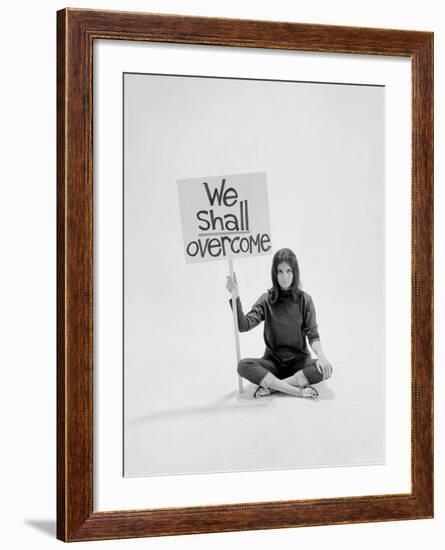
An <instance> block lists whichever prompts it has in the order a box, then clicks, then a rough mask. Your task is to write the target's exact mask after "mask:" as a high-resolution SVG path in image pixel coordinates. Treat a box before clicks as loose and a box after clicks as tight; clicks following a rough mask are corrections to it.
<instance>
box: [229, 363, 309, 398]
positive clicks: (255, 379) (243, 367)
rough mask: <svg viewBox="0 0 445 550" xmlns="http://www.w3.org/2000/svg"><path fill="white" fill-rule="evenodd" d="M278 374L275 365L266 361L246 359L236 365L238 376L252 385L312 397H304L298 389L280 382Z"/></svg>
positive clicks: (296, 395)
mask: <svg viewBox="0 0 445 550" xmlns="http://www.w3.org/2000/svg"><path fill="white" fill-rule="evenodd" d="M278 373H279V369H278V367H277V365H276V364H275V363H274V362H272V361H270V360H268V359H264V358H262V359H254V358H246V359H241V361H240V362H239V363H238V374H239V375H240V376H242V377H243V378H245V379H246V380H249V382H252V383H253V384H257V385H258V386H262V387H263V388H266V389H269V390H271V391H279V392H282V393H287V394H288V395H293V396H295V397H312V395H305V394H304V392H303V390H302V389H300V387H297V386H296V385H291V384H289V383H288V382H286V381H285V380H280V379H279V378H278V377H277V374H278Z"/></svg>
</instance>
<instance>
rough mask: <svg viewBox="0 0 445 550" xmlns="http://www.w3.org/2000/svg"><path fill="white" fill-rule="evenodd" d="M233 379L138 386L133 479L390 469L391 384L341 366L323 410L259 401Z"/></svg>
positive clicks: (221, 375) (130, 433) (275, 397)
mask: <svg viewBox="0 0 445 550" xmlns="http://www.w3.org/2000/svg"><path fill="white" fill-rule="evenodd" d="M331 360H332V359H331ZM187 367H188V368H192V365H186V364H184V368H187ZM195 367H196V365H195ZM227 373H228V369H227V366H226V365H221V368H215V365H212V370H211V372H210V371H207V375H205V374H203V371H201V376H200V377H196V378H194V379H191V378H190V377H188V378H185V379H184V378H183V377H181V379H180V381H179V380H178V381H176V380H175V379H171V378H169V374H168V372H165V373H164V375H162V372H161V373H157V375H156V376H157V378H156V382H157V384H156V387H150V386H149V385H148V384H147V383H139V384H138V383H137V377H136V380H133V382H134V383H133V387H132V401H131V406H127V409H126V410H127V416H126V429H125V473H126V476H144V475H168V474H186V473H206V472H208V473H210V472H228V471H252V470H272V469H287V468H290V469H292V468H316V467H327V466H343V465H365V464H382V463H384V462H385V432H384V420H385V411H384V402H385V400H384V380H383V379H381V378H380V379H379V377H377V376H375V375H373V373H372V369H371V368H370V365H367V366H365V365H359V364H357V365H350V364H348V365H346V364H343V365H342V364H339V363H336V366H335V372H334V375H333V377H332V378H331V379H330V380H329V381H327V382H322V383H321V384H319V385H317V389H318V391H319V394H320V396H319V398H318V399H317V400H307V399H299V398H295V397H291V396H286V395H282V394H272V395H270V396H268V397H263V398H261V399H253V396H252V394H253V390H254V389H255V387H254V386H253V385H251V384H250V383H248V382H246V383H245V386H244V387H245V392H244V393H243V394H240V393H239V392H238V383H237V377H236V374H234V375H233V376H228V375H227ZM141 376H142V373H141ZM142 380H147V377H146V375H145V376H142V378H141V380H140V382H142Z"/></svg>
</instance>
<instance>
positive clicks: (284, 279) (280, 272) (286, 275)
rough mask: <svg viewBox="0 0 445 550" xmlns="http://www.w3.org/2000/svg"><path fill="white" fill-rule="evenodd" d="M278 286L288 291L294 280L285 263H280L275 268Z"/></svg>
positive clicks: (292, 273) (289, 267)
mask: <svg viewBox="0 0 445 550" xmlns="http://www.w3.org/2000/svg"><path fill="white" fill-rule="evenodd" d="M277 279H278V284H279V285H280V287H281V288H282V289H283V290H286V289H288V288H289V287H290V286H291V284H292V281H293V280H294V272H293V271H292V268H291V266H290V265H289V264H288V263H287V262H281V263H280V264H278V267H277Z"/></svg>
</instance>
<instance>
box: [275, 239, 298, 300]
mask: <svg viewBox="0 0 445 550" xmlns="http://www.w3.org/2000/svg"><path fill="white" fill-rule="evenodd" d="M282 262H286V263H287V264H289V265H290V267H291V268H292V272H293V274H294V276H293V279H292V284H291V287H290V290H291V293H292V297H293V299H294V300H295V301H296V300H297V298H298V295H299V294H300V268H299V266H298V261H297V257H296V256H295V254H294V253H293V252H292V250H291V249H290V248H280V250H277V252H275V254H274V256H273V259H272V269H271V275H272V284H273V286H272V288H271V289H270V290H269V298H270V301H271V303H272V304H274V303H275V302H276V301H277V300H278V296H279V292H280V285H279V284H278V266H279V265H280V264H281V263H282Z"/></svg>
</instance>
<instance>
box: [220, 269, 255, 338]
mask: <svg viewBox="0 0 445 550" xmlns="http://www.w3.org/2000/svg"><path fill="white" fill-rule="evenodd" d="M226 279H227V282H226V288H227V290H228V291H229V292H230V293H232V296H233V297H234V298H235V299H236V310H237V313H238V329H239V331H240V332H247V331H248V330H251V329H252V328H254V327H256V326H257V325H259V324H260V323H261V321H263V320H264V308H263V306H262V303H261V301H262V298H260V299H259V300H257V301H256V302H255V304H254V305H253V307H252V309H251V310H250V311H249V313H247V314H246V315H244V313H243V308H242V306H241V300H240V298H239V291H238V283H237V280H236V276H235V275H234V277H233V278H232V277H230V276H227V277H226ZM230 307H232V300H230Z"/></svg>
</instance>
